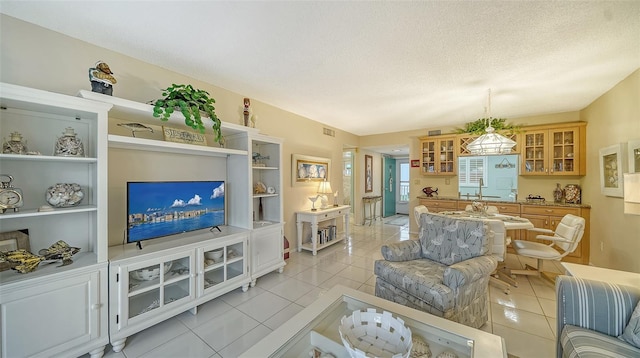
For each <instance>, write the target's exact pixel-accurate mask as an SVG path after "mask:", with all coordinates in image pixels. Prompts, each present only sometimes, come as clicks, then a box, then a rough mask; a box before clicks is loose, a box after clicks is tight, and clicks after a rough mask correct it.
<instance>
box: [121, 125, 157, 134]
mask: <svg viewBox="0 0 640 358" xmlns="http://www.w3.org/2000/svg"><path fill="white" fill-rule="evenodd" d="M117 126H119V127H123V128H127V129H128V130H130V131H131V136H133V137H134V138H135V136H136V132H151V133H153V128H151V127H149V126H145V125H144V124H142V123H118V124H117Z"/></svg>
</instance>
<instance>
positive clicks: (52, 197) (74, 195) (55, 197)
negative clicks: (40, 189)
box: [45, 183, 84, 208]
mask: <svg viewBox="0 0 640 358" xmlns="http://www.w3.org/2000/svg"><path fill="white" fill-rule="evenodd" d="M45 197H46V199H47V203H48V204H49V205H51V206H53V207H54V208H68V207H70V206H76V205H78V204H80V202H81V201H82V199H83V198H84V193H83V192H82V188H81V187H80V184H76V183H58V184H55V185H52V186H50V187H49V188H48V189H47V192H46V193H45Z"/></svg>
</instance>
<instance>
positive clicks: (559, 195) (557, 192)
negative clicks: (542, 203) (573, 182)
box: [553, 183, 564, 203]
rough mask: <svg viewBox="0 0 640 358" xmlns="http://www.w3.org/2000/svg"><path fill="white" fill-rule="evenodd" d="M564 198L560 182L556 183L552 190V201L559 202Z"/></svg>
mask: <svg viewBox="0 0 640 358" xmlns="http://www.w3.org/2000/svg"><path fill="white" fill-rule="evenodd" d="M562 199H564V190H562V188H561V187H560V183H556V188H555V189H554V190H553V202H554V203H561V202H562Z"/></svg>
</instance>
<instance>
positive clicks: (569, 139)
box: [550, 128, 578, 174]
mask: <svg viewBox="0 0 640 358" xmlns="http://www.w3.org/2000/svg"><path fill="white" fill-rule="evenodd" d="M550 138H551V140H552V143H553V144H552V149H551V153H550V154H551V158H550V160H551V169H550V170H551V173H566V174H577V169H576V165H575V158H576V151H577V150H578V143H577V140H578V135H577V133H576V130H575V129H570V128H567V129H565V130H557V131H550Z"/></svg>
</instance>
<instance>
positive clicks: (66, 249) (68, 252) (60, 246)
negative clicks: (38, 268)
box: [38, 240, 80, 267]
mask: <svg viewBox="0 0 640 358" xmlns="http://www.w3.org/2000/svg"><path fill="white" fill-rule="evenodd" d="M79 251H80V248H79V247H72V246H69V244H67V243H66V242H64V241H62V240H59V241H58V242H56V243H55V244H53V245H51V246H49V248H47V249H42V250H40V251H38V254H40V256H42V257H44V260H45V261H58V260H62V265H60V266H58V267H62V266H67V265H69V264H72V263H73V260H71V257H73V255H75V254H77V253H78V252H79Z"/></svg>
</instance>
